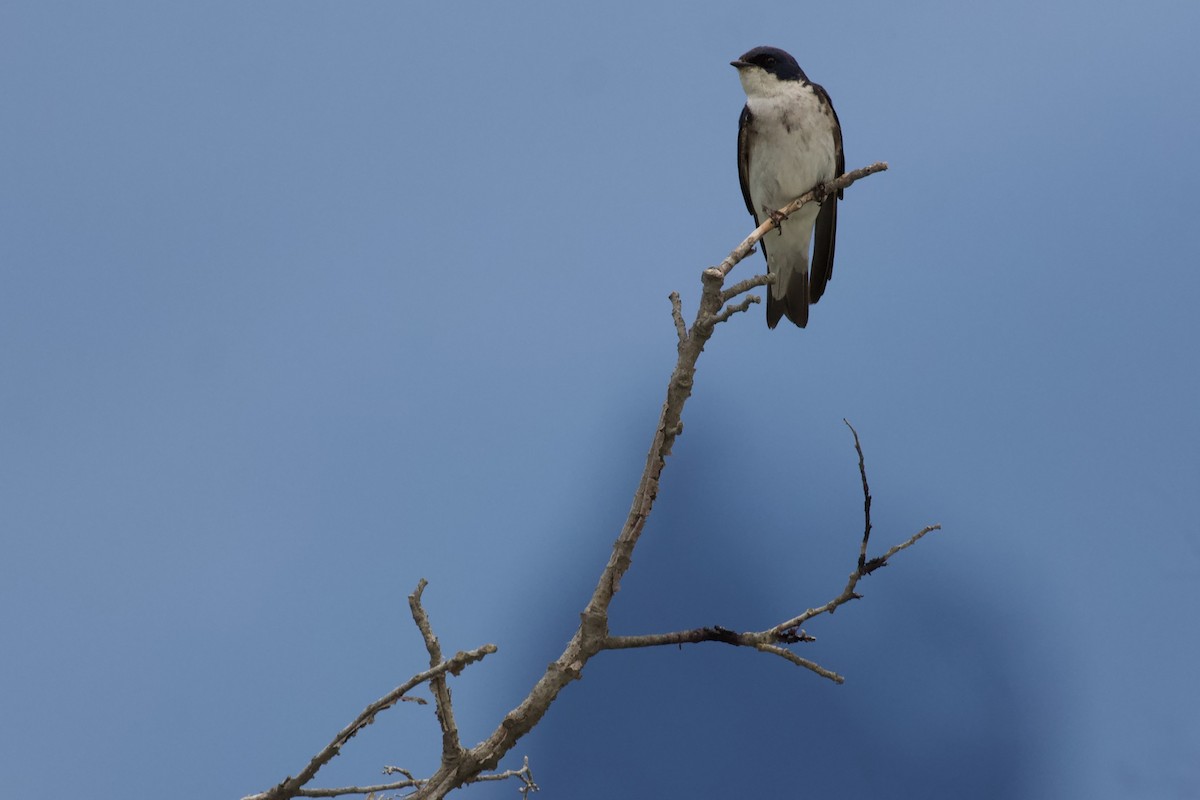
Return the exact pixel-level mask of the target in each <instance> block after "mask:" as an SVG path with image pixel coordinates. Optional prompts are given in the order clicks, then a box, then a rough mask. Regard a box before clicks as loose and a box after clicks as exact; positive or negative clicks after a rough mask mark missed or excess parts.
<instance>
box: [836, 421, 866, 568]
mask: <svg viewBox="0 0 1200 800" xmlns="http://www.w3.org/2000/svg"><path fill="white" fill-rule="evenodd" d="M842 422H844V423H846V427H847V428H849V429H850V433H852V434H854V449H855V451H856V452H857V453H858V474H859V475H861V476H862V487H863V537H862V546H861V547H860V548H859V549H858V571H859V572H862V571H863V570H864V569H865V568H866V566H867V541H868V540H869V539H870V538H871V487H870V486H868V485H867V462H866V459H865V458H863V451H862V444H861V443H860V442H859V441H858V431H856V430H854V426H853V425H851V424H850V420H848V419H846V418H845V417H842Z"/></svg>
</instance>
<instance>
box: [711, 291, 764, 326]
mask: <svg viewBox="0 0 1200 800" xmlns="http://www.w3.org/2000/svg"><path fill="white" fill-rule="evenodd" d="M761 302H762V300H760V299H759V297H758V296H757V295H753V294H752V295H750V296H749V297H747V298H746V299H745V300H743V301H742V302H740V303H730V304H729V305H727V306H725V308H724V309H723V310H722V311H721V312H720V313H718V314H716V315H715V316H714V317H713V318H712V324H713V325H719V324H720V323H722V322H725V321H726V320H728V319H729V318H730V317H732V316H733V315H734V314H737V313H739V312H741V311H745V310H746V309H748V308H750V306H752V305H754V304H755V303H761Z"/></svg>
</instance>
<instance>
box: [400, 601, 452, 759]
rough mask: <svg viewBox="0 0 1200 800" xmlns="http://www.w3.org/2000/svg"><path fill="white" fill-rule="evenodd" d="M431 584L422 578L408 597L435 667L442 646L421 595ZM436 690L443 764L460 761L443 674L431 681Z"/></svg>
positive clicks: (447, 689) (409, 605)
mask: <svg viewBox="0 0 1200 800" xmlns="http://www.w3.org/2000/svg"><path fill="white" fill-rule="evenodd" d="M427 585H428V582H427V581H426V580H425V579H424V578H421V580H420V581H419V582H418V583H417V588H416V590H415V591H413V593H412V594H410V595H409V596H408V607H409V609H410V610H411V611H412V618H413V622H415V623H416V624H417V629H418V630H419V631H421V636H422V637H423V638H424V639H425V649H426V650H428V651H429V665H430V666H433V665H434V664H438V663H440V662H441V661H442V646H441V644H440V643H439V642H438V640H437V637H436V636H434V635H433V626H432V625H431V624H430V622H429V615H428V614H426V613H425V609H424V607H422V605H421V595H422V594H423V593H424V592H425V587H426V586H427ZM429 688H430V689H432V690H433V699H434V708H435V711H436V713H437V719H438V724H439V725H441V726H442V761H443V762H445V761H457V760H458V758H459V756H460V755H461V754H462V745H461V744H460V743H459V740H458V726H457V725H455V723H454V705H453V703H452V701H451V699H450V687H449V686H448V685H446V676H445V675H444V674H439V675H435V676H434V677H433V678H431V679H430V681H429Z"/></svg>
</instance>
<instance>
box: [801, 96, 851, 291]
mask: <svg viewBox="0 0 1200 800" xmlns="http://www.w3.org/2000/svg"><path fill="white" fill-rule="evenodd" d="M810 85H811V86H812V88H813V91H814V92H816V93H817V97H818V98H820V100H821V103H822V105H823V106H824V107H825V108H826V109H827V110H828V112H829V116H830V117H831V118H832V119H831V121H832V122H833V144H834V152H835V153H836V154H837V170H836V174H835V175H834V177H835V178H839V177H841V176H842V175H843V174H845V172H846V155H845V153H843V152H842V125H841V123H840V122H839V121H838V117H837V112H836V111H834V110H833V102H832V101H831V100H830V99H829V94H828V92H826V91H825V89H824V88H823V87H821V86H818V85H817V84H815V83H813V84H810ZM841 197H842V191H841V190H840V189H839V190H838V193H837V194H836V195H830V196H829V197H826V198H825V201H824V202H823V203H821V210H820V211H818V212H817V227H816V233H815V235H814V236H813V253H812V273H811V275H810V276H809V282H808V300H809V302H810V303H815V302H817V301H818V300H820V299H821V295H822V294H824V293H825V284H826V283H828V282H829V279H830V277H832V275H833V252H834V248H835V247H836V245H837V202H838V200H840V199H841Z"/></svg>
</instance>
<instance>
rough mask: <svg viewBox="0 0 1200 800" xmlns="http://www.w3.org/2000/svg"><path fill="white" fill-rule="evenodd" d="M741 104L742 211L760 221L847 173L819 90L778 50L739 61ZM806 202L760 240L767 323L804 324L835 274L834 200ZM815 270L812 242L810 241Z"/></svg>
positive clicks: (835, 126) (831, 114)
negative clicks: (767, 281)
mask: <svg viewBox="0 0 1200 800" xmlns="http://www.w3.org/2000/svg"><path fill="white" fill-rule="evenodd" d="M730 63H731V64H732V65H733V66H734V67H737V71H738V77H739V78H741V81H742V88H743V89H745V90H746V106H745V108H743V109H742V117H741V120H740V121H739V123H738V177H739V178H740V179H741V183H742V196H743V197H744V198H745V200H746V208H747V209H749V211H750V214H751V215H752V216H753V217H754V221H755V222H756V223H757V224H760V225H761V224H762V222H763V220H765V219H767V218H768V217H770V216H772V215H774V214H775V213H776V212H777V211H778V210H779V209H781V208H783V207H784V206H785V205H787V204H788V203H790V202H791V201H792V200H795V199H796V198H797V197H799V196H800V195H802V194H804V193H805V192H807V191H809V190H810V189H812V188H814V187H817V186H820V185H821V184H823V183H825V182H826V181H830V180H833V179H834V178H836V177H838V176H840V175H841V174H842V173H844V172H845V171H846V159H845V156H843V155H842V128H841V125H840V124H839V123H838V118H837V113H836V112H835V111H834V110H833V103H832V102H830V100H829V95H828V94H827V93H826V92H825V90H824V89H823V88H821V87H820V86H818V85H817V84H815V83H812V82H811V81H809V79H808V77H807V76H806V75H805V74H804V70H802V69H800V65H799V64H797V63H796V59H794V58H792V57H791V56H790V55H788V54H787V53H785V52H784V51H783V50H780V49H779V48H777V47H756V48H754V49H753V50H751V51H749V52H747V53H746V54H744V55H743V56H742V57H741V58H739V59H737V60H736V61H732V62H730ZM841 196H842V193H841V192H840V191H839V192H837V193H836V194H830V195H829V196H828V197H826V198H825V199H824V201H822V202H821V204H820V205H817V204H815V203H808V204H806V205H804V206H802V207H801V208H800V210H799V211H797V212H796V213H795V214H793V215H791V217H789V218H788V219H787V220H786V221H784V222H782V223H781V224H780V225H779V227H778V229H777V231H773V232H771V233H768V234H767V235H766V236H764V237H763V239H762V242H761V243H760V244H761V245H762V250H763V255H764V256H766V259H767V272H768V273H769V274H771V275H774V276H775V283H774V285H772V286H770V287H768V289H767V326H768V327H770V328H774V327H775V326H776V325H777V324H778V323H779V320H780V319H781V318H782V317H784V316H785V315H786V316H787V318H788V319H790V320H791V321H792V322H794V323H795V324H796V325H798V326H799V327H801V328H803V327H804V326H805V325H807V324H808V306H809V304H810V303H815V302H817V301H818V300H820V299H821V295H822V294H823V293H824V291H825V283H826V282H827V281H828V280H829V276H830V274H831V273H832V272H833V249H834V243H835V240H836V237H837V201H838V199H839V198H841ZM814 229H815V231H816V237H815V243H814V246H813V252H812V269H811V270H810V269H809V260H808V250H809V243H810V242H812V241H813V239H814V237H813V231H814Z"/></svg>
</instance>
